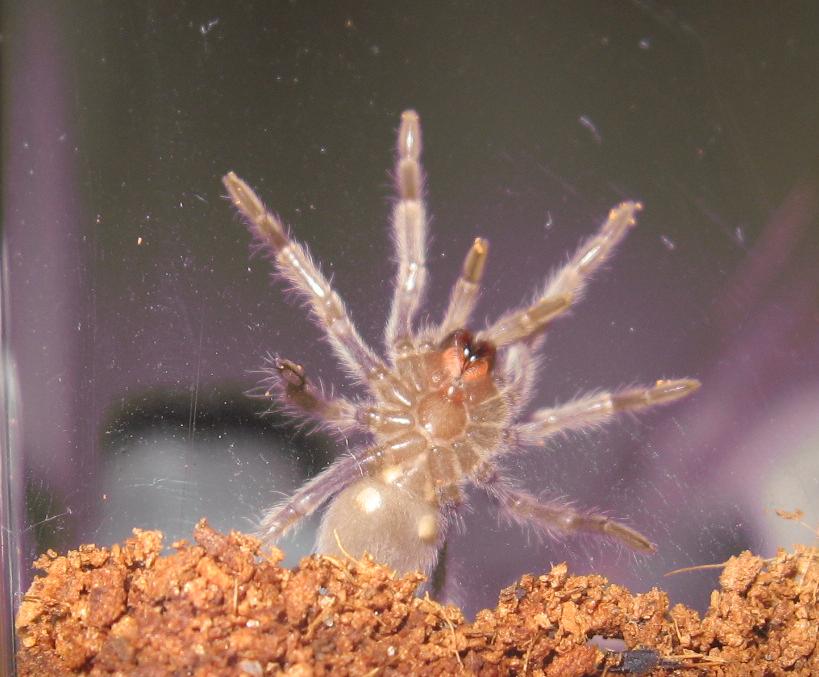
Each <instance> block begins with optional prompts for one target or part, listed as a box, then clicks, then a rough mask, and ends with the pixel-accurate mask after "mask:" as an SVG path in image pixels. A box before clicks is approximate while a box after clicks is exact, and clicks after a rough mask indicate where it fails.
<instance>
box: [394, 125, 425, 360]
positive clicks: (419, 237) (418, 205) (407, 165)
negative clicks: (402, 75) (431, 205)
mask: <svg viewBox="0 0 819 677" xmlns="http://www.w3.org/2000/svg"><path fill="white" fill-rule="evenodd" d="M420 157H421V123H420V121H419V119H418V114H417V113H416V112H415V111H413V110H408V111H404V113H403V114H402V115H401V127H400V128H399V130H398V144H397V159H396V163H395V182H396V187H397V189H398V200H397V201H396V203H395V207H394V208H393V213H392V230H393V241H394V244H395V253H396V257H397V259H398V273H397V275H396V278H395V290H394V292H393V299H392V308H391V309H390V317H389V320H388V321H387V329H386V332H385V342H386V347H387V352H388V353H389V354H390V355H393V354H394V353H395V351H396V348H397V346H398V345H400V344H401V343H403V342H410V341H411V340H412V336H413V329H412V321H413V318H414V317H415V314H416V313H417V312H418V308H419V306H420V304H421V300H422V298H423V295H424V290H425V289H426V284H427V265H426V245H427V243H426V239H427V217H426V209H425V207H424V200H423V191H424V174H423V171H422V169H421V162H420Z"/></svg>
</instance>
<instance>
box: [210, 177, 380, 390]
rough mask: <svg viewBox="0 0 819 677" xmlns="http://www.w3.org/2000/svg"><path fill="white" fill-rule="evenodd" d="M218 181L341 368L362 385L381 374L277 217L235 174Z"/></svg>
mask: <svg viewBox="0 0 819 677" xmlns="http://www.w3.org/2000/svg"><path fill="white" fill-rule="evenodd" d="M222 181H223V183H224V184H225V187H226V188H227V190H228V193H230V198H231V200H232V201H233V204H234V206H235V207H236V209H238V210H239V211H240V212H241V213H242V214H243V215H244V217H245V219H246V220H247V222H248V225H249V226H250V229H251V230H252V232H253V234H254V235H255V237H256V239H257V240H258V241H259V242H260V243H262V244H263V245H264V246H265V247H267V248H268V249H269V250H270V251H271V252H272V253H273V255H274V256H275V261H276V268H277V270H278V271H279V272H280V273H281V274H282V275H283V276H284V277H285V278H286V279H287V280H288V281H289V282H290V283H291V284H292V285H293V286H294V287H295V289H296V290H298V291H299V292H300V293H301V294H302V295H303V296H304V297H305V298H306V299H307V301H308V302H309V304H310V308H311V310H312V311H313V315H314V317H315V318H316V321H317V322H318V324H319V326H321V328H322V329H324V331H325V333H326V334H327V338H328V339H329V341H330V344H331V345H332V347H333V349H334V350H335V352H336V354H337V355H338V356H339V358H340V359H341V360H342V362H343V363H344V364H345V366H346V367H347V368H348V369H349V370H350V371H351V372H352V373H353V374H354V375H355V376H357V377H358V378H359V379H360V380H362V381H366V380H367V379H368V378H371V377H372V374H373V373H380V372H381V371H383V369H384V365H383V363H382V362H381V360H380V359H379V358H378V356H376V354H375V353H374V352H373V350H372V349H371V348H370V347H369V346H368V345H367V344H366V343H365V342H364V339H362V338H361V336H360V335H359V333H358V331H357V330H356V328H355V325H354V324H353V322H352V320H351V319H350V316H349V314H348V313H347V309H346V307H345V305H344V303H343V301H342V300H341V297H340V296H339V295H338V293H336V291H335V290H334V289H333V288H332V287H331V286H330V283H329V282H328V281H327V278H326V277H324V275H323V274H322V273H321V270H320V269H319V267H318V266H317V265H316V264H315V263H314V262H313V259H312V258H311V257H310V254H309V253H308V252H307V249H306V248H305V247H304V246H302V245H301V244H299V243H298V242H296V241H294V240H292V239H290V237H289V235H288V234H287V231H286V230H285V227H284V225H283V224H282V222H281V221H280V220H279V219H278V217H276V216H275V215H273V214H272V213H271V212H270V211H269V210H268V209H267V208H266V207H265V206H264V204H263V203H262V201H261V200H260V199H259V197H258V196H257V195H256V193H254V192H253V189H252V188H251V187H250V186H248V185H247V184H246V183H245V182H244V181H242V179H240V178H239V177H238V176H236V174H235V173H233V172H229V173H228V174H226V175H225V176H224V178H223V179H222Z"/></svg>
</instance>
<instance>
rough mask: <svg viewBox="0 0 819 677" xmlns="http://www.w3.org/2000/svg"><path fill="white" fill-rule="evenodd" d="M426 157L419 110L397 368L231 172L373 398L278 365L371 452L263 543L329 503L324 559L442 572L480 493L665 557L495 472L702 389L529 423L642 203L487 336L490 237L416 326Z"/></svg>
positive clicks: (542, 519) (409, 155)
mask: <svg viewBox="0 0 819 677" xmlns="http://www.w3.org/2000/svg"><path fill="white" fill-rule="evenodd" d="M420 155H421V127H420V123H419V119H418V115H417V114H416V113H415V111H412V110H408V111H405V112H404V113H403V114H402V116H401V125H400V128H399V130H398V143H397V158H396V165H395V180H396V185H397V192H398V197H397V200H396V202H395V205H394V208H393V215H392V231H393V239H394V242H395V249H396V255H397V258H398V272H397V275H396V278H395V285H394V290H393V299H392V308H391V310H390V316H389V320H388V321H387V327H386V331H385V344H386V345H385V347H386V359H384V358H382V357H380V356H379V355H377V354H376V352H375V351H374V350H373V349H372V348H371V347H370V346H368V345H367V343H366V342H365V341H364V340H363V339H362V338H361V336H360V335H359V333H358V331H357V330H356V328H355V326H354V325H353V323H352V320H351V319H350V317H349V315H348V313H347V310H346V308H345V306H344V303H343V302H342V300H341V298H340V297H339V295H338V294H337V293H336V292H335V291H334V290H333V288H332V287H331V286H330V284H329V282H328V280H327V278H325V277H324V275H323V274H322V273H321V271H320V269H319V267H318V266H317V265H316V264H315V263H314V262H313V259H312V258H311V257H310V255H309V253H308V252H307V249H306V248H305V247H304V246H303V245H301V244H300V243H298V242H297V241H295V240H293V239H292V238H291V237H290V235H289V234H288V232H287V229H286V228H285V227H284V225H283V224H282V222H281V221H280V220H279V219H278V218H277V217H276V216H275V215H273V214H272V213H271V212H270V211H268V209H267V208H266V207H265V206H264V204H262V202H261V200H260V199H259V198H258V197H257V196H256V194H255V193H254V192H253V190H252V189H251V188H250V187H249V186H248V185H247V184H246V183H245V182H244V181H242V179H240V178H239V177H238V176H236V174H234V173H233V172H230V173H228V174H227V175H226V176H225V177H224V184H225V186H226V187H227V190H228V192H229V194H230V197H231V199H232V201H233V204H234V205H235V206H236V208H237V209H238V210H239V212H241V214H242V215H243V216H244V218H245V219H246V221H247V223H248V225H249V227H250V230H251V232H252V233H253V235H254V237H255V239H256V240H257V241H258V242H259V243H260V244H261V245H262V246H263V247H264V248H266V249H267V250H268V251H269V252H270V254H272V257H273V259H274V262H275V268H276V271H277V272H278V273H279V274H280V275H281V276H282V277H284V278H285V280H287V281H288V282H289V283H290V285H292V286H293V287H294V288H295V289H296V290H298V291H299V292H300V293H301V294H302V295H303V296H304V297H305V298H306V299H307V301H308V303H309V307H310V310H311V311H312V315H313V319H314V320H315V321H316V323H317V324H318V325H319V327H321V329H323V330H324V332H325V334H326V338H327V340H328V341H329V343H330V345H331V346H332V348H333V350H334V351H335V353H336V355H337V357H338V358H339V359H340V360H341V362H342V364H343V365H344V367H345V368H346V370H347V371H348V372H349V373H350V374H351V375H352V377H353V378H354V379H356V380H357V381H359V382H360V383H362V384H364V386H366V388H367V390H368V391H369V396H368V397H367V398H366V399H365V400H362V401H352V400H349V399H347V398H345V397H338V396H329V395H327V394H325V393H324V392H323V390H322V389H321V388H320V387H317V386H316V385H315V384H314V383H312V382H311V381H310V380H309V379H308V377H307V375H306V373H305V369H304V368H303V367H302V366H301V365H299V364H296V363H295V362H291V361H289V360H285V359H280V358H274V359H273V360H272V361H271V363H270V365H269V375H270V377H269V379H268V380H267V385H268V386H269V389H271V390H273V391H275V392H276V395H277V397H278V398H279V400H280V401H281V402H283V403H284V405H285V407H286V408H287V409H288V410H289V411H290V412H291V413H293V414H296V415H300V416H302V417H306V418H307V419H311V420H313V421H315V422H317V423H320V424H322V425H325V426H329V427H332V428H335V429H336V430H339V431H344V432H353V431H358V432H364V433H368V434H369V435H370V437H371V438H372V442H371V444H368V445H365V446H362V447H360V448H359V449H357V450H356V451H354V452H353V453H351V454H349V455H346V456H343V457H342V458H340V459H338V460H337V461H335V462H334V463H333V464H332V465H331V466H330V467H328V468H327V469H326V470H324V471H323V472H322V473H320V474H319V475H317V476H316V477H314V478H313V479H311V480H310V481H308V482H307V483H306V484H305V485H304V486H303V487H302V488H301V489H299V490H298V491H297V492H296V493H295V494H294V495H293V496H292V497H291V498H290V499H288V500H286V501H285V502H284V503H282V504H280V505H277V506H275V507H274V508H272V509H271V510H270V511H269V512H268V513H267V514H266V515H265V517H264V519H263V520H262V524H261V532H262V536H263V538H264V539H265V540H267V541H270V542H272V541H276V540H277V539H278V538H279V537H281V536H282V535H283V534H285V533H286V532H287V531H288V530H289V529H291V528H292V527H294V526H295V525H296V524H297V523H298V522H299V521H300V520H301V519H302V518H304V517H307V516H308V515H310V514H312V513H313V512H314V511H316V510H317V509H318V508H320V507H321V506H322V504H324V503H325V502H327V501H330V505H329V507H328V508H327V510H326V511H325V514H324V518H323V520H322V522H321V526H320V528H319V534H318V539H317V543H316V550H317V551H318V552H320V553H328V554H329V553H339V552H341V551H342V550H343V551H345V552H347V553H351V554H353V555H354V556H360V555H361V554H363V553H364V552H369V553H370V554H371V555H373V556H374V557H375V558H376V559H378V560H380V561H382V562H384V563H386V564H389V565H390V566H392V567H393V568H395V569H397V570H399V571H410V570H422V571H429V570H430V569H431V568H432V567H433V566H434V564H435V562H436V559H437V556H438V551H439V548H440V547H441V545H442V543H443V540H444V538H445V535H446V532H447V527H448V525H449V523H450V521H451V518H452V516H453V514H454V511H455V510H456V509H457V508H458V506H459V505H461V504H462V503H463V502H464V500H465V496H464V488H465V486H466V485H467V484H469V483H472V484H475V485H477V486H479V487H481V488H482V489H484V490H486V491H487V492H488V493H489V495H490V496H491V497H492V498H493V499H494V500H495V501H496V503H497V505H498V506H499V509H500V510H501V512H502V513H503V514H505V515H506V516H507V517H509V518H510V519H511V520H512V521H514V522H518V523H521V524H524V525H532V526H534V527H535V528H536V529H538V530H540V531H541V532H544V533H547V534H554V533H555V532H586V533H592V534H599V535H604V536H609V537H611V538H614V539H616V540H617V541H619V542H621V543H623V544H625V545H626V546H629V547H630V548H633V549H635V550H642V551H652V550H653V549H654V546H653V545H652V543H651V541H649V540H648V539H647V538H646V537H645V536H643V535H642V534H640V533H638V532H637V531H635V530H634V529H632V528H630V527H628V526H626V525H625V524H622V523H620V522H616V521H614V520H612V519H610V518H608V517H607V516H605V515H602V514H594V513H590V512H584V511H581V510H578V509H576V508H574V507H572V506H570V505H568V504H566V503H562V502H557V501H544V500H541V499H540V498H538V497H536V496H534V495H532V494H530V493H528V492H526V491H525V490H523V489H522V488H520V487H518V486H516V484H515V482H514V481H513V480H512V479H511V478H509V477H507V476H506V474H505V473H504V471H503V470H502V469H501V468H500V466H499V465H498V463H497V461H498V459H499V458H500V457H502V456H503V455H504V454H507V453H509V452H511V451H513V450H515V449H517V448H519V447H521V446H525V445H542V444H543V443H544V440H545V439H546V438H548V437H550V436H552V435H556V434H558V433H562V432H565V431H568V430H579V429H583V428H587V427H589V426H596V425H599V424H602V423H605V422H607V421H610V420H611V419H612V418H614V417H615V416H616V415H617V414H618V413H620V412H636V411H639V410H642V409H646V408H649V407H652V406H654V405H658V404H666V403H668V402H673V401H675V400H678V399H680V398H682V397H685V396H686V395H689V394H690V393H692V392H693V391H695V390H696V389H697V388H698V387H699V385H700V384H699V382H698V381H697V380H695V379H690V378H683V379H675V380H659V381H657V382H656V383H654V384H653V385H648V386H645V387H635V388H628V389H624V390H618V391H613V392H596V393H594V394H591V395H587V396H584V397H580V398H578V399H576V400H573V401H571V402H568V403H566V404H562V405H560V406H557V407H554V408H544V409H539V410H537V411H535V412H534V413H533V414H531V415H530V416H529V417H527V418H521V412H522V411H523V410H524V408H525V407H526V405H527V403H528V402H529V400H530V399H531V396H532V392H533V390H534V382H535V379H536V376H537V374H536V371H537V369H536V367H537V360H536V354H537V352H538V350H539V348H540V347H541V344H542V340H541V339H542V336H543V333H544V331H545V329H546V328H547V327H548V326H549V325H550V324H551V322H552V321H553V320H554V319H555V318H557V317H558V316H560V315H561V314H563V313H564V312H565V311H566V310H567V309H568V308H569V306H570V305H571V304H572V303H574V302H576V301H577V300H578V299H580V298H581V297H582V295H583V292H584V290H585V288H586V285H587V283H588V282H589V279H590V278H591V276H592V274H593V273H594V272H595V271H596V270H597V269H598V268H599V267H600V266H601V264H603V262H605V261H606V260H607V259H608V257H609V256H610V255H611V253H612V252H613V251H614V249H615V247H616V246H617V244H619V242H620V241H621V240H622V239H623V238H624V237H625V235H626V233H627V232H628V231H629V230H630V228H631V227H632V226H633V225H634V223H635V214H636V212H637V211H639V209H640V204H639V203H636V202H624V203H622V204H620V205H619V206H617V207H615V208H614V209H612V210H611V212H610V213H609V215H608V218H607V219H606V220H605V222H604V223H603V225H602V226H601V228H600V230H599V231H598V232H597V234H596V235H594V236H592V237H591V238H589V239H588V240H586V241H585V242H583V243H582V244H581V245H580V247H579V248H578V249H577V251H576V252H575V253H574V255H573V256H572V257H571V259H570V260H569V261H568V263H566V264H565V265H564V266H563V267H561V268H560V269H559V270H557V271H556V273H554V274H553V275H552V276H551V277H550V278H549V279H548V280H547V282H546V284H545V286H544V287H543V288H542V291H540V292H539V293H538V294H537V296H536V298H535V300H534V302H533V303H531V304H529V305H525V306H523V307H521V308H517V309H514V310H511V311H509V312H506V313H505V314H503V315H502V316H501V317H500V318H499V319H497V320H496V321H495V322H494V323H492V324H491V325H489V326H488V327H486V328H484V329H482V330H480V331H478V332H477V333H476V334H475V333H473V332H471V331H470V330H469V329H467V326H468V324H469V320H470V317H471V315H472V311H473V309H474V307H475V304H476V302H477V300H478V295H479V292H480V282H481V278H482V276H483V272H484V267H485V264H486V258H487V254H488V250H489V245H488V242H487V241H486V240H484V239H482V238H477V239H476V240H475V241H474V243H473V244H472V246H471V247H470V249H469V251H468V252H467V254H466V259H465V260H464V264H463V267H462V270H461V274H460V276H459V277H458V279H457V280H456V281H455V284H454V286H453V287H452V291H451V294H450V299H449V305H448V307H447V309H446V312H445V314H444V317H443V319H442V320H441V322H440V323H439V324H435V325H432V326H428V327H425V328H424V329H421V330H417V329H415V328H414V319H415V316H416V315H417V313H418V310H419V307H420V305H421V301H422V298H423V295H424V290H425V288H426V284H427V268H426V231H427V218H426V213H425V211H426V210H425V206H424V200H423V193H424V175H423V172H422V170H421V165H420V161H419V158H420Z"/></svg>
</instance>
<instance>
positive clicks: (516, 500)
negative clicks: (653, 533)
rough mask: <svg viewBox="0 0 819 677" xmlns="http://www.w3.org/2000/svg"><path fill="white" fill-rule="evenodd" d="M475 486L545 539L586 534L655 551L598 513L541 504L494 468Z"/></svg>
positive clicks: (636, 534)
mask: <svg viewBox="0 0 819 677" xmlns="http://www.w3.org/2000/svg"><path fill="white" fill-rule="evenodd" d="M478 484H479V486H481V487H482V488H483V489H484V490H485V491H486V492H487V493H488V494H489V495H490V496H491V497H492V498H494V499H495V500H496V501H497V502H498V504H499V506H500V508H501V510H502V512H503V514H504V515H505V516H506V517H508V518H509V519H510V520H512V521H513V522H515V523H517V524H520V525H521V526H523V527H526V526H529V527H533V528H534V529H535V530H537V531H538V532H540V533H543V534H545V535H547V536H554V535H555V533H556V532H563V533H587V534H594V535H598V536H607V537H609V538H614V539H616V540H617V541H619V542H620V543H622V544H623V545H626V546H628V547H629V548H631V549H632V550H639V551H641V552H654V550H655V547H654V544H653V543H652V542H651V541H650V540H649V539H647V538H646V537H645V536H643V535H642V534H641V533H640V532H638V531H635V530H634V529H632V528H631V527H628V526H626V525H625V524H623V523H622V522H617V521H615V520H613V519H611V518H610V517H608V516H606V515H602V514H599V513H593V512H584V511H581V510H577V509H576V508H574V507H572V506H570V505H568V504H566V503H561V502H559V501H543V500H540V499H539V498H537V497H535V496H533V495H532V494H530V493H529V492H527V491H524V490H523V489H519V488H517V487H514V486H512V485H511V484H510V483H509V482H508V481H507V480H506V479H505V478H504V477H503V476H502V474H501V472H500V470H499V469H497V468H492V469H491V470H487V471H486V472H485V473H484V476H483V477H482V478H481V480H480V481H479V482H478Z"/></svg>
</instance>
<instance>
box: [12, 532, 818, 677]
mask: <svg viewBox="0 0 819 677" xmlns="http://www.w3.org/2000/svg"><path fill="white" fill-rule="evenodd" d="M194 540H195V542H196V544H195V545H193V544H189V543H187V542H184V541H183V542H180V543H175V544H174V548H175V549H176V552H175V553H174V554H171V555H168V556H161V555H160V552H161V549H162V535H161V534H160V533H159V532H155V531H140V530H134V537H133V538H131V539H128V540H127V541H126V542H125V543H123V544H122V545H115V546H113V547H112V548H110V549H106V548H97V547H95V546H90V545H87V546H81V547H80V548H79V550H76V551H71V552H69V553H68V555H66V556H58V555H57V554H56V553H54V552H48V553H46V554H45V555H43V556H42V557H40V558H39V559H38V560H37V562H36V563H35V566H36V567H37V568H38V569H41V570H43V571H44V572H45V573H46V575H45V576H42V577H38V578H36V579H35V581H34V583H33V584H32V586H31V589H30V590H29V592H28V594H27V595H26V596H25V598H24V601H23V604H22V606H21V607H20V611H19V614H18V616H17V632H18V635H19V652H18V662H19V663H18V670H19V674H20V675H38V676H40V675H108V674H115V675H136V676H143V675H165V674H176V675H197V676H204V675H208V676H211V675H249V676H252V677H258V676H260V675H274V674H275V675H278V674H284V675H290V676H296V675H298V676H299V677H302V676H307V675H324V674H330V673H332V674H334V675H347V674H352V675H373V676H374V675H389V674H412V675H422V674H423V675H426V674H435V675H442V674H443V675H450V674H460V673H464V674H480V675H507V674H531V675H562V676H567V677H570V676H573V675H576V676H579V675H594V674H614V673H618V672H619V673H623V672H627V673H630V674H632V673H634V672H642V674H652V675H664V674H669V675H670V674H675V675H702V674H713V675H778V674H786V673H787V674H798V675H811V674H813V675H819V652H817V630H818V629H819V606H818V605H817V596H818V595H819V561H817V560H819V550H817V549H816V548H807V547H797V549H796V550H795V552H793V553H786V552H784V551H780V552H779V553H778V554H777V556H776V557H774V558H772V559H769V560H764V559H762V558H760V557H756V556H754V555H752V554H751V553H749V552H744V553H742V554H741V555H739V556H738V557H733V558H731V560H729V561H728V562H727V563H726V564H725V565H724V568H723V571H722V575H721V578H720V584H721V589H720V590H715V591H714V592H713V593H712V594H711V606H710V608H709V609H708V612H707V613H706V614H705V616H704V617H703V618H700V616H699V615H698V614H697V613H696V612H695V611H692V610H690V609H688V608H686V607H684V606H682V605H676V606H673V607H671V606H669V602H668V597H667V596H666V594H665V593H663V592H662V591H660V590H656V589H655V590H652V591H651V592H649V593H646V594H644V595H632V594H631V593H630V592H629V591H628V590H626V589H625V588H622V587H620V586H617V585H613V584H610V583H609V582H608V581H607V580H606V579H605V578H603V577H601V576H570V575H569V574H568V572H567V568H566V565H565V564H562V565H558V566H556V567H554V568H553V569H552V570H551V572H549V573H548V574H545V575H542V576H524V577H523V578H522V579H521V580H520V581H519V582H518V583H517V585H514V586H512V587H510V588H507V589H505V590H503V591H502V592H501V594H500V600H499V602H498V606H497V608H495V609H493V610H484V611H482V612H480V613H479V614H478V616H477V618H476V619H475V621H474V622H473V623H467V622H465V621H464V617H463V615H462V614H461V612H460V611H459V610H458V609H456V608H454V607H445V606H441V605H440V604H437V603H436V602H434V601H431V600H430V599H428V598H419V597H416V595H415V590H416V588H417V586H418V585H419V584H420V583H421V581H422V578H421V576H420V575H409V576H404V577H397V576H395V575H394V574H393V573H392V572H391V571H390V570H388V569H386V568H385V567H383V566H381V565H379V564H376V563H374V562H372V561H371V560H369V559H364V560H358V561H356V560H352V559H345V560H340V559H335V558H331V557H308V558H305V559H304V560H302V562H301V563H300V564H299V566H298V567H297V568H295V569H292V570H290V569H285V568H282V567H281V566H279V562H280V561H281V557H282V555H281V553H280V552H279V551H277V550H273V551H272V552H270V551H262V549H261V548H260V546H259V542H258V541H257V540H256V539H254V538H252V537H250V536H246V535H243V534H239V533H231V534H230V535H228V536H225V535H222V534H220V533H218V532H216V531H214V530H213V529H211V528H210V527H209V526H208V525H207V523H205V522H204V521H202V522H201V523H200V524H199V525H197V527H196V530H195V532H194ZM595 635H600V636H603V637H617V638H622V639H623V640H625V643H626V645H627V646H628V647H630V649H631V650H629V651H626V652H625V653H622V654H615V653H611V652H604V651H601V650H600V649H598V648H597V647H596V646H594V645H592V644H589V643H588V640H589V639H591V638H592V637H593V636H595Z"/></svg>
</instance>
